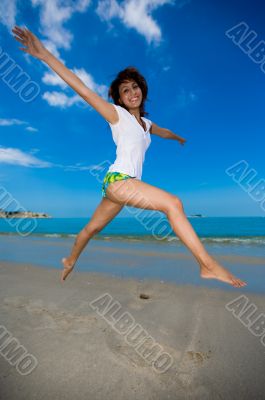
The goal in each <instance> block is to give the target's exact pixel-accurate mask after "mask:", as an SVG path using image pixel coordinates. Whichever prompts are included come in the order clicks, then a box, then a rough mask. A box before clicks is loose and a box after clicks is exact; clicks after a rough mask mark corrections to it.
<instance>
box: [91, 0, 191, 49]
mask: <svg viewBox="0 0 265 400" xmlns="http://www.w3.org/2000/svg"><path fill="white" fill-rule="evenodd" d="M188 1H189V0H188ZM188 1H183V2H182V3H180V2H178V1H176V0H124V1H123V2H122V3H118V2H117V1H116V0H100V1H99V2H98V7H97V9H96V12H97V14H98V15H99V17H100V18H101V19H102V20H103V21H108V22H109V21H110V20H111V19H112V18H115V17H116V18H119V19H120V20H121V22H122V23H123V24H124V25H125V26H126V27H127V28H134V29H135V30H136V31H137V32H138V33H139V34H141V35H143V36H144V37H145V39H146V41H147V42H148V44H150V43H151V42H154V43H155V44H158V43H159V42H160V41H161V37H162V33H161V29H160V27H159V25H158V23H157V22H156V21H155V20H154V19H153V17H152V15H151V14H152V12H153V11H154V10H156V9H157V8H158V7H161V6H164V5H166V4H169V5H177V6H178V7H182V6H183V5H184V4H186V2H188Z"/></svg>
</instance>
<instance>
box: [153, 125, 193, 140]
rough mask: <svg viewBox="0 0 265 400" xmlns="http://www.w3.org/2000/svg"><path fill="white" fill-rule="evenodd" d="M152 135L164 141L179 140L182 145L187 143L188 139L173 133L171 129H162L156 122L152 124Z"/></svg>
mask: <svg viewBox="0 0 265 400" xmlns="http://www.w3.org/2000/svg"><path fill="white" fill-rule="evenodd" d="M150 133H152V134H154V135H157V136H160V137H162V138H163V139H173V140H178V141H179V142H180V144H184V143H185V142H186V139H184V138H183V137H181V136H178V135H177V134H176V133H174V132H172V131H171V130H170V129H167V128H161V127H160V126H158V125H157V124H155V123H154V122H152V125H151V129H150Z"/></svg>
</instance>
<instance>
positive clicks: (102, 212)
mask: <svg viewBox="0 0 265 400" xmlns="http://www.w3.org/2000/svg"><path fill="white" fill-rule="evenodd" d="M122 208H123V206H122V205H121V204H117V203H114V202H112V201H111V200H109V199H107V198H106V197H103V198H102V200H101V202H100V204H99V206H98V207H97V209H96V210H95V212H94V214H93V215H92V217H91V219H90V221H89V223H88V224H87V225H86V226H85V227H84V228H83V229H82V230H81V231H80V232H79V233H78V235H77V237H76V239H75V243H74V245H73V248H72V250H71V254H70V255H69V256H68V257H64V258H62V263H63V266H64V271H63V273H62V280H64V279H65V278H66V277H67V275H68V274H69V273H70V272H71V271H72V270H73V268H74V266H75V263H76V261H77V259H78V257H79V256H80V254H81V252H82V251H83V250H84V248H85V247H86V245H87V243H88V242H89V240H90V239H91V238H92V237H93V236H94V235H95V234H96V233H98V232H100V231H101V230H102V229H103V228H104V227H105V226H106V225H107V224H108V223H109V222H110V221H111V220H112V219H113V218H114V217H115V216H116V215H117V214H118V213H119V212H120V211H121V210H122Z"/></svg>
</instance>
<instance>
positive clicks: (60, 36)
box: [31, 0, 90, 50]
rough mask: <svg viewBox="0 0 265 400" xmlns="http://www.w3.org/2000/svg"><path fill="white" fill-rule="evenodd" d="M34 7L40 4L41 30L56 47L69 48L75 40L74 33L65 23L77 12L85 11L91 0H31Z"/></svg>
mask: <svg viewBox="0 0 265 400" xmlns="http://www.w3.org/2000/svg"><path fill="white" fill-rule="evenodd" d="M31 3H32V5H33V6H34V7H37V6H40V24H41V26H40V32H41V33H42V34H43V35H44V36H45V37H46V38H48V40H49V41H50V42H52V43H54V45H55V46H56V47H59V48H64V49H66V50H69V49H70V47H71V42H72V40H73V35H72V33H71V32H70V31H69V30H68V29H66V28H65V27H64V26H63V24H64V23H66V22H67V21H69V20H70V19H71V17H72V15H73V14H74V13H75V12H85V11H86V10H87V8H88V6H89V5H90V1H89V0H79V1H75V0H71V1H70V0H68V1H66V0H64V1H62V0H31Z"/></svg>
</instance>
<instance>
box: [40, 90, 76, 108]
mask: <svg viewBox="0 0 265 400" xmlns="http://www.w3.org/2000/svg"><path fill="white" fill-rule="evenodd" d="M42 98H43V99H44V100H46V101H47V103H48V104H49V105H50V106H53V107H61V108H66V107H71V106H72V105H73V104H76V103H78V102H79V101H81V100H82V99H81V97H80V96H78V95H74V96H72V97H70V96H67V95H66V94H65V93H63V92H55V91H53V92H45V93H44V94H43V96H42Z"/></svg>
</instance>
